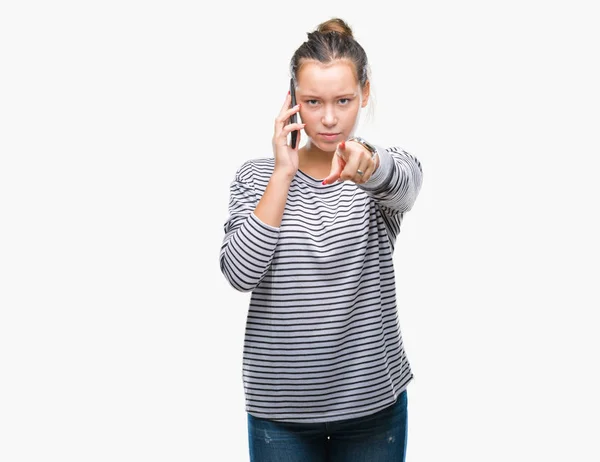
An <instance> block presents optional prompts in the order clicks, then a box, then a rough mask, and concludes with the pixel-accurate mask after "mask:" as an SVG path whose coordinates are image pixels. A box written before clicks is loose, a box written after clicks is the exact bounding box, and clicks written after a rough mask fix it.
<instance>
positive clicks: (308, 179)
mask: <svg viewBox="0 0 600 462" xmlns="http://www.w3.org/2000/svg"><path fill="white" fill-rule="evenodd" d="M296 177H297V178H298V179H299V180H300V181H302V182H304V183H307V184H309V185H310V186H313V187H316V188H323V189H325V188H332V187H335V186H341V185H342V183H339V182H337V181H336V182H335V183H332V184H323V178H321V179H320V180H318V179H316V178H314V177H312V176H310V175H309V174H308V173H304V172H303V171H302V170H300V169H298V170H297V172H296Z"/></svg>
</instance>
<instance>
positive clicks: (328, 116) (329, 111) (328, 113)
mask: <svg viewBox="0 0 600 462" xmlns="http://www.w3.org/2000/svg"><path fill="white" fill-rule="evenodd" d="M321 123H322V124H323V125H324V126H326V127H333V126H334V125H335V124H337V115H336V114H335V109H334V108H333V107H332V106H329V105H328V106H325V108H324V109H323V116H322V117H321Z"/></svg>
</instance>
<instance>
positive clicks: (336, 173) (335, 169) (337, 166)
mask: <svg viewBox="0 0 600 462" xmlns="http://www.w3.org/2000/svg"><path fill="white" fill-rule="evenodd" d="M338 149H339V150H340V151H341V150H344V149H346V142H345V141H342V142H341V143H340V144H339V145H338ZM345 166H346V161H345V160H344V159H343V158H342V157H341V156H340V155H339V154H338V153H337V152H336V153H335V154H334V155H333V158H332V159H331V170H330V171H329V175H328V176H327V178H325V179H324V180H323V183H322V184H331V183H333V182H334V181H336V180H337V179H338V178H339V177H340V175H341V174H342V170H344V167H345Z"/></svg>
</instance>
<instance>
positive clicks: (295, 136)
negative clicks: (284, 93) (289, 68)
mask: <svg viewBox="0 0 600 462" xmlns="http://www.w3.org/2000/svg"><path fill="white" fill-rule="evenodd" d="M290 94H291V95H292V106H291V107H294V106H295V105H296V89H295V88H294V79H293V78H292V79H290ZM297 120H298V117H297V113H294V114H292V116H291V117H290V123H291V124H295V123H296V122H297ZM297 142H298V130H294V131H293V132H292V143H291V144H292V149H296V143H297Z"/></svg>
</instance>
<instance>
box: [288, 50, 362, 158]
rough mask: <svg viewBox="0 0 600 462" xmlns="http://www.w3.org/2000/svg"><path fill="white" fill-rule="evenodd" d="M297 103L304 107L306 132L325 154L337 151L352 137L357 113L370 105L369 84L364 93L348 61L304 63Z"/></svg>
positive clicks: (299, 80) (300, 72) (302, 114)
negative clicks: (342, 143)
mask: <svg viewBox="0 0 600 462" xmlns="http://www.w3.org/2000/svg"><path fill="white" fill-rule="evenodd" d="M297 82H298V83H297V87H296V100H297V102H298V103H300V104H301V105H302V107H301V108H300V117H301V118H302V122H303V123H305V124H306V126H305V127H304V132H305V133H306V135H307V136H308V137H309V138H310V140H311V142H312V144H313V145H315V146H316V147H317V148H319V149H321V150H322V151H326V152H332V151H335V149H336V147H337V145H338V144H339V143H340V142H341V141H343V140H346V139H348V138H349V137H350V136H352V134H353V132H354V129H355V128H356V123H357V122H358V113H359V111H360V109H361V108H363V107H365V106H366V105H367V102H368V99H369V83H368V82H367V83H366V84H365V86H364V88H363V89H362V90H361V88H360V85H359V84H358V82H357V80H356V77H354V72H353V66H352V64H351V63H350V62H348V61H345V60H335V61H333V63H329V64H323V63H320V62H318V61H312V60H311V61H305V62H304V63H303V64H302V66H301V67H300V70H299V72H298V75H297Z"/></svg>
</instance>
